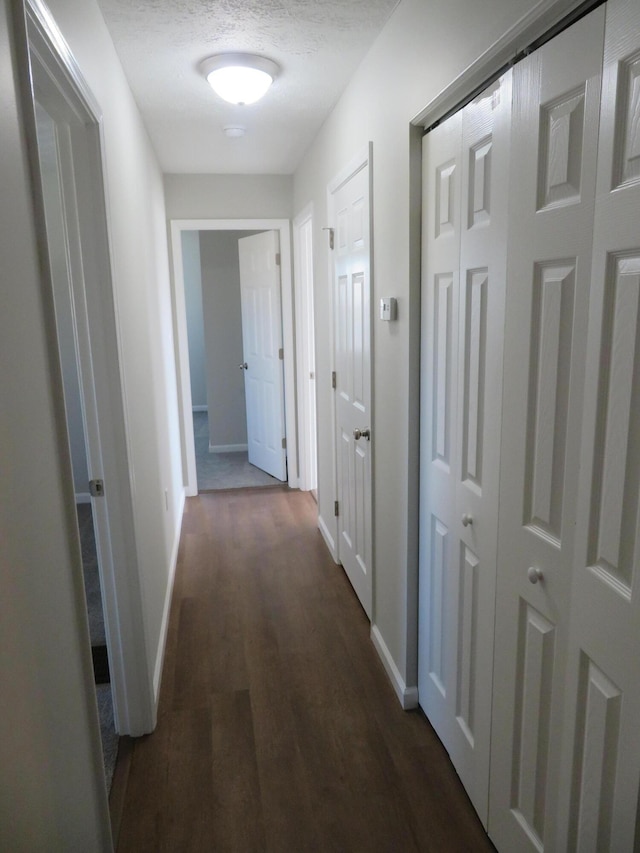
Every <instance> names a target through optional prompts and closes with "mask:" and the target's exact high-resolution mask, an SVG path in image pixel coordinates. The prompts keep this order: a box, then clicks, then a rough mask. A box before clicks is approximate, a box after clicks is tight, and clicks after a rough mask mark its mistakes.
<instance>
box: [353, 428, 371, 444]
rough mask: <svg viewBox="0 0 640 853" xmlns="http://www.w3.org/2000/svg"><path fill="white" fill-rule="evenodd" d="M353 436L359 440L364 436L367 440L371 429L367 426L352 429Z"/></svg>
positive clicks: (369, 437)
mask: <svg viewBox="0 0 640 853" xmlns="http://www.w3.org/2000/svg"><path fill="white" fill-rule="evenodd" d="M353 437H354V438H355V440H356V441H360V439H361V438H366V439H367V441H371V430H370V429H369V428H368V427H367V429H354V431H353Z"/></svg>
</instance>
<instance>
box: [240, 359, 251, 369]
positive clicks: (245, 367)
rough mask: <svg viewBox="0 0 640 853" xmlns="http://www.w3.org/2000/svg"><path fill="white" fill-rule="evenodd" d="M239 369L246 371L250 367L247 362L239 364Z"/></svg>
mask: <svg viewBox="0 0 640 853" xmlns="http://www.w3.org/2000/svg"><path fill="white" fill-rule="evenodd" d="M238 367H239V368H240V370H246V369H247V368H248V367H249V365H248V364H247V362H246V361H245V362H243V363H242V364H239V365H238Z"/></svg>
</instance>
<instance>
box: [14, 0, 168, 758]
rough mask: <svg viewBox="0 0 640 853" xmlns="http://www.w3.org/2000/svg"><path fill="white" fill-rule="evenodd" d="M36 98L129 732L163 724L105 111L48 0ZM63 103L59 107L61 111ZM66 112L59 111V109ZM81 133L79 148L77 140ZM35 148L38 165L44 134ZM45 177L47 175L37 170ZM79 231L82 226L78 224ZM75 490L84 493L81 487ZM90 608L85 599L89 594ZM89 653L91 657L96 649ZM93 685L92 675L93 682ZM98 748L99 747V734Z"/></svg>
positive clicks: (110, 634)
mask: <svg viewBox="0 0 640 853" xmlns="http://www.w3.org/2000/svg"><path fill="white" fill-rule="evenodd" d="M25 13H26V23H27V32H28V39H29V59H30V63H31V73H32V83H33V88H32V91H31V98H30V101H31V104H28V105H27V109H31V110H32V109H33V106H32V104H33V100H34V99H35V97H37V98H38V100H39V102H40V103H41V104H42V105H43V107H45V109H47V111H50V110H52V111H53V113H50V114H51V117H52V118H53V119H54V120H55V121H58V122H59V125H60V127H62V126H64V127H65V130H64V133H63V134H61V140H62V138H63V137H64V141H63V142H61V147H60V164H61V166H60V167H61V170H62V171H61V180H62V181H63V185H64V186H66V187H69V188H70V189H69V191H68V193H67V195H66V201H65V205H68V207H66V208H65V209H66V213H67V214H68V215H69V216H71V217H74V223H75V227H74V240H75V239H78V240H79V242H80V248H81V251H80V255H81V259H80V261H78V260H77V259H76V258H75V256H74V257H73V259H72V260H73V263H74V264H78V265H79V266H78V269H79V271H80V275H74V276H72V281H73V282H74V289H73V300H74V310H75V312H76V333H77V341H76V346H77V347H78V353H79V364H80V367H81V370H80V374H81V376H80V378H81V388H82V391H83V397H84V405H83V409H84V420H85V437H86V441H87V451H88V460H87V461H88V463H89V477H91V478H94V477H95V478H98V477H99V478H104V479H105V487H106V488H105V496H104V497H103V498H99V499H92V505H93V517H94V527H95V530H96V544H97V547H98V553H99V570H100V576H101V584H102V588H103V608H104V612H105V630H106V638H107V646H108V649H109V663H110V670H111V693H112V696H113V705H114V719H115V723H116V728H117V730H118V731H119V732H120V733H121V734H128V735H133V736H136V735H141V734H145V733H147V732H150V731H151V730H152V729H153V726H154V714H153V697H152V677H151V671H150V669H151V667H150V660H149V654H148V650H147V647H146V639H145V630H144V609H143V602H142V590H141V588H140V574H139V564H138V555H137V548H136V530H135V525H134V520H133V495H132V483H131V478H130V469H129V459H130V458H131V454H130V447H129V436H128V431H127V422H126V417H127V416H126V413H127V405H126V394H125V387H124V385H123V379H122V375H121V370H120V365H121V361H122V360H121V350H120V341H119V338H118V335H119V324H118V317H117V314H118V306H117V294H116V291H115V290H114V286H113V273H112V270H113V263H112V257H111V251H112V249H111V242H110V234H111V227H110V224H111V223H110V221H109V207H108V198H107V184H106V179H105V175H106V163H105V159H104V139H103V133H102V114H101V110H100V107H99V105H98V104H97V102H96V101H95V98H94V97H93V95H92V94H91V90H90V89H89V87H88V86H87V84H86V82H85V80H84V78H83V76H82V73H81V71H80V69H79V67H78V65H77V63H76V62H75V60H74V58H73V55H72V54H71V52H70V50H69V48H68V46H67V44H66V42H65V41H64V38H63V36H62V34H61V33H60V31H59V30H58V28H57V26H56V24H55V22H54V20H53V18H52V17H51V15H50V13H49V12H48V10H47V9H46V8H45V6H44V4H43V3H41V2H40V0H27V2H26V3H25ZM54 113H55V114H54ZM58 113H59V114H58ZM71 135H73V140H75V141H74V143H73V144H74V145H75V144H76V143H77V148H75V147H74V149H73V152H71V151H70V150H69V140H70V139H71ZM29 144H30V152H29V153H30V156H31V157H32V160H33V163H34V171H35V173H36V175H39V167H38V163H39V161H38V153H37V148H36V139H35V134H34V135H33V139H30V141H29ZM38 179H39V178H38ZM76 232H77V233H76ZM69 497H70V498H75V495H74V493H73V491H71V492H70V494H69ZM83 608H86V604H85V603H84V602H83ZM87 656H88V659H89V661H90V656H89V650H88V648H87ZM87 690H88V691H92V690H93V679H91V682H90V683H89V684H87ZM97 748H98V749H99V748H100V744H99V737H98V742H97Z"/></svg>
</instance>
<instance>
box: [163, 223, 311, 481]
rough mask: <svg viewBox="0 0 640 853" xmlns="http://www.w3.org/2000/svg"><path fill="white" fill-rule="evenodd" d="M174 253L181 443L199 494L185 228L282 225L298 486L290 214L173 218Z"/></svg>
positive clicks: (290, 428)
mask: <svg viewBox="0 0 640 853" xmlns="http://www.w3.org/2000/svg"><path fill="white" fill-rule="evenodd" d="M170 231H171V258H172V265H173V280H172V291H173V293H172V296H173V300H172V301H173V327H174V334H175V359H176V377H177V381H178V408H179V412H180V447H181V450H182V470H183V478H184V487H185V493H186V495H187V497H193V496H194V495H197V494H198V478H197V473H196V454H195V445H194V439H193V411H192V403H191V380H190V370H189V339H188V334H187V312H186V303H185V295H184V267H183V261H182V232H183V231H278V232H279V234H280V286H281V288H282V294H281V295H282V341H283V347H284V404H285V430H286V439H287V467H288V483H289V486H290V487H291V488H292V489H296V488H298V443H297V435H296V392H295V363H296V353H295V348H294V334H293V326H294V315H293V282H292V275H291V223H290V221H289V220H288V219H172V220H171V222H170Z"/></svg>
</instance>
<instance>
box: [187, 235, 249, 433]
mask: <svg viewBox="0 0 640 853" xmlns="http://www.w3.org/2000/svg"><path fill="white" fill-rule="evenodd" d="M253 233H256V232H253V231H201V232H200V258H201V262H202V295H203V310H204V327H205V337H206V351H207V377H208V382H207V397H208V400H209V444H210V445H211V446H212V447H228V446H229V445H246V443H247V415H246V408H245V405H246V404H245V395H244V373H243V371H242V370H240V369H239V367H238V365H240V364H241V363H242V362H243V361H244V357H243V349H242V309H241V301H240V268H239V260H238V239H239V238H240V237H248V236H249V235H250V234H253Z"/></svg>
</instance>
